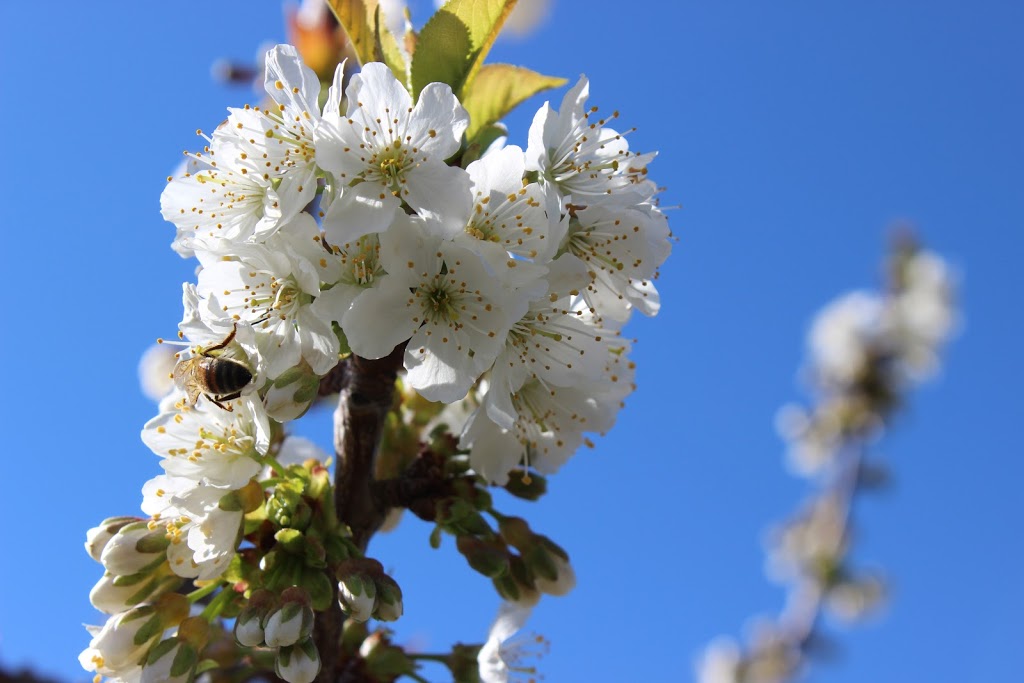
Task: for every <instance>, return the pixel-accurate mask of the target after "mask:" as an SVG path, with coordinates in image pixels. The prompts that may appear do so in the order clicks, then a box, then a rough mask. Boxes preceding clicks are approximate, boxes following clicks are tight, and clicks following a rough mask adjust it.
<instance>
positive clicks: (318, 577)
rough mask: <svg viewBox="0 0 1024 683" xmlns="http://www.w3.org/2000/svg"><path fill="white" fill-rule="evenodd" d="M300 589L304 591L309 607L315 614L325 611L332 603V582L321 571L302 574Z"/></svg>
mask: <svg viewBox="0 0 1024 683" xmlns="http://www.w3.org/2000/svg"><path fill="white" fill-rule="evenodd" d="M302 587H303V588H305V589H306V592H307V593H308V594H309V602H310V605H311V606H312V607H313V609H314V610H316V611H317V612H323V611H325V610H327V609H328V608H329V607H330V606H331V603H332V602H334V582H333V581H331V580H330V579H329V578H327V575H326V574H324V573H323V572H322V571H316V570H309V571H306V572H303V575H302Z"/></svg>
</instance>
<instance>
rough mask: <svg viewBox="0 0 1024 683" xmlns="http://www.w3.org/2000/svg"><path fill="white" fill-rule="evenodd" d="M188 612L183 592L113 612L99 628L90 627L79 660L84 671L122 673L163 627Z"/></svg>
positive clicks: (110, 675)
mask: <svg viewBox="0 0 1024 683" xmlns="http://www.w3.org/2000/svg"><path fill="white" fill-rule="evenodd" d="M182 603H184V604H182ZM182 609H184V612H182ZM187 614H188V599H187V598H186V597H185V596H183V595H165V596H163V597H162V598H161V599H160V600H159V601H157V603H156V604H155V605H154V604H146V605H139V606H138V607H134V608H132V609H130V610H128V611H126V612H121V613H120V614H115V615H114V616H112V617H110V618H109V619H107V623H106V624H104V625H103V627H102V628H96V627H93V628H91V629H90V632H91V633H92V634H93V638H92V641H91V642H90V643H89V647H88V648H86V649H85V651H84V652H82V654H80V655H79V656H78V661H79V662H80V663H81V664H82V667H83V668H85V669H86V670H87V671H95V672H96V673H98V674H100V675H103V676H108V677H114V678H118V677H121V676H120V675H119V674H121V673H123V672H125V671H127V670H133V669H134V668H135V667H137V665H138V663H139V662H140V661H142V660H143V659H144V658H145V657H146V654H147V652H149V649H150V647H152V646H153V645H154V644H155V643H156V642H157V641H158V640H159V639H160V636H161V634H163V632H164V630H165V629H167V628H169V627H170V626H173V625H176V624H178V623H180V622H181V620H182V618H183V615H187Z"/></svg>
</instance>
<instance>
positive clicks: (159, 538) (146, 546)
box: [135, 529, 171, 555]
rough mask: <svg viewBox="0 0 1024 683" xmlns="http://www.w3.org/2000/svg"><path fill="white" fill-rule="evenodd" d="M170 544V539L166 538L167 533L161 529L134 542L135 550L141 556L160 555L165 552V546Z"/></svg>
mask: <svg viewBox="0 0 1024 683" xmlns="http://www.w3.org/2000/svg"><path fill="white" fill-rule="evenodd" d="M170 543H171V541H170V539H169V538H167V532H166V531H164V530H163V529H157V530H155V531H152V532H150V533H148V534H146V535H145V536H142V537H141V538H139V540H138V541H136V542H135V549H136V550H137V551H139V552H140V553H142V554H143V555H150V554H152V553H162V552H163V551H165V550H167V546H168V545H170Z"/></svg>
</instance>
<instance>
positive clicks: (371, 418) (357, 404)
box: [314, 344, 405, 683]
mask: <svg viewBox="0 0 1024 683" xmlns="http://www.w3.org/2000/svg"><path fill="white" fill-rule="evenodd" d="M404 354H405V344H401V345H399V346H397V347H396V348H395V349H394V351H392V352H391V353H390V354H389V355H388V356H385V357H384V358H381V359H379V360H366V359H365V358H360V357H358V356H349V357H348V358H346V359H345V360H344V361H342V362H341V363H339V369H337V370H335V371H332V373H331V374H330V375H329V377H330V379H328V378H325V380H327V381H326V382H324V381H322V382H321V385H320V386H321V395H324V394H330V393H333V389H334V386H335V385H336V386H337V390H338V391H339V396H338V409H337V410H336V411H335V413H334V450H335V453H336V455H337V459H338V462H337V464H336V465H335V470H334V507H335V510H336V511H337V514H338V519H340V520H341V521H342V522H343V523H344V524H346V525H348V527H349V529H350V530H351V531H352V540H353V542H354V543H355V544H356V545H357V546H358V547H359V549H360V550H362V551H364V552H365V550H366V546H367V545H368V544H369V542H370V538H371V537H372V536H373V534H374V533H375V532H376V531H377V529H379V528H380V525H381V524H382V523H383V522H384V517H385V514H386V512H387V508H385V507H382V506H381V505H380V504H379V503H378V501H377V498H376V497H375V496H374V495H373V471H374V461H375V459H376V456H377V450H378V449H379V448H380V442H381V436H382V434H383V430H384V421H385V419H386V418H387V414H388V412H389V411H390V410H391V407H392V404H393V402H394V392H395V378H396V377H397V376H398V370H399V368H400V367H401V365H402V357H403V355H404ZM325 389H326V390H327V391H325ZM336 590H337V587H335V591H336ZM343 621H344V615H343V614H342V612H341V609H340V607H339V605H338V602H337V600H334V601H332V604H331V608H330V609H329V610H328V611H326V612H324V613H322V614H320V615H318V618H317V620H316V627H315V633H314V638H315V640H316V645H317V650H318V651H319V653H320V673H319V674H318V675H317V678H316V681H317V683H335V682H337V681H339V680H340V677H342V675H344V676H345V677H346V678H347V679H348V680H351V672H349V673H346V672H347V671H348V668H349V667H346V663H345V662H344V661H342V659H341V657H340V655H341V634H342V624H343Z"/></svg>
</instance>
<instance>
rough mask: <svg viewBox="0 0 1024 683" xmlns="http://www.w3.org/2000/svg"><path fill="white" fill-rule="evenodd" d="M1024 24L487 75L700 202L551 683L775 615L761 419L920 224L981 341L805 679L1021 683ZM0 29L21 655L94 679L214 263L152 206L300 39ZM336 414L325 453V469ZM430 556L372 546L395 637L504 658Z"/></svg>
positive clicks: (126, 18)
mask: <svg viewBox="0 0 1024 683" xmlns="http://www.w3.org/2000/svg"><path fill="white" fill-rule="evenodd" d="M420 16H422V12H421V13H420ZM1022 26H1024V6H1022V5H1021V3H1018V2H1011V1H1009V0H1006V1H1004V2H992V1H986V0H976V1H975V2H971V3H963V2H949V1H941V2H939V1H937V2H928V3H925V2H910V1H902V2H900V1H894V0H886V1H882V0H862V1H861V2H845V3H838V2H829V3H821V2H817V3H814V2H795V1H790V0H780V1H777V2H771V3H767V2H753V1H747V2H740V1H738V0H736V1H729V2H690V1H685V2H678V3H670V2H662V3H586V2H583V1H582V0H556V2H555V6H554V9H553V13H552V15H551V17H550V18H549V20H548V21H547V23H546V24H545V25H544V27H543V28H542V29H541V30H540V31H539V32H538V33H537V34H535V35H534V36H533V37H531V38H529V39H526V40H519V41H507V42H502V43H499V44H498V45H497V46H496V47H495V49H494V52H493V54H492V59H493V60H494V61H506V62H513V63H517V64H523V65H526V66H529V67H531V68H534V69H537V70H539V71H542V72H546V73H552V74H556V75H563V76H566V77H569V78H571V79H575V77H576V76H578V74H580V73H582V72H586V73H587V74H588V75H589V76H590V78H591V81H592V85H591V93H592V100H593V102H594V103H595V104H597V105H599V106H600V107H601V108H602V110H605V111H611V110H613V109H618V110H620V111H621V113H622V121H623V122H624V126H630V125H632V126H636V127H637V128H638V129H639V130H638V131H637V132H636V133H635V134H633V136H632V137H631V138H630V139H631V144H632V146H633V147H634V148H636V149H639V150H648V149H657V150H660V156H659V157H658V159H657V161H656V162H655V164H654V165H653V166H652V175H653V177H654V178H655V179H656V180H657V181H658V182H659V183H660V184H661V185H664V186H665V187H667V190H666V192H665V193H664V196H663V203H664V204H681V205H682V209H681V210H679V211H675V212H673V213H672V215H671V221H672V225H673V228H674V230H675V232H676V233H677V235H678V237H679V242H678V245H677V247H676V249H675V252H674V254H673V255H672V257H671V258H670V260H669V261H668V263H667V264H666V265H665V267H664V269H663V274H662V279H661V280H660V282H659V287H660V289H661V291H662V300H663V308H662V313H661V315H659V316H658V317H657V318H656V319H654V320H637V321H635V322H634V323H633V324H632V325H631V327H630V328H629V329H630V332H631V334H632V335H633V336H635V337H637V338H639V340H640V341H639V343H638V344H637V346H636V351H635V359H636V361H637V362H638V364H639V370H638V381H639V391H638V392H637V393H636V394H635V395H634V396H633V397H632V398H631V399H630V400H629V402H628V406H627V408H626V410H625V411H624V413H623V414H622V415H621V417H620V420H619V424H618V426H617V427H616V429H615V430H614V431H613V432H612V434H610V435H609V436H608V437H607V438H605V439H603V440H600V441H599V443H598V446H597V448H596V449H594V450H592V451H586V452H581V453H579V454H578V455H577V456H576V458H575V459H574V460H573V461H571V462H570V463H569V465H568V466H567V467H565V469H564V470H563V471H562V472H561V473H560V474H559V475H558V476H557V477H555V478H554V479H553V480H552V482H551V493H550V495H549V496H548V497H547V499H546V500H544V501H542V503H541V504H539V505H536V506H533V507H534V509H533V510H531V511H530V514H529V518H530V520H531V522H532V523H533V525H534V526H535V528H537V529H539V530H541V531H544V532H547V533H549V534H550V535H551V536H552V537H553V538H554V539H556V540H557V541H559V542H560V543H562V544H563V545H564V546H565V547H566V548H567V549H568V550H569V551H570V553H571V555H572V558H573V563H574V565H575V566H576V569H577V573H578V575H579V585H578V587H577V589H576V591H575V592H574V593H572V594H571V595H570V596H568V597H566V598H562V599H551V600H547V601H546V602H544V604H542V606H541V607H540V608H539V610H538V611H537V612H536V613H535V615H534V617H535V618H534V619H533V621H532V622H531V625H532V627H533V628H534V629H536V630H538V631H540V632H542V633H543V634H544V635H546V636H547V637H548V638H550V639H551V640H552V649H551V653H550V655H548V656H547V657H546V658H545V659H544V660H543V661H542V662H541V667H542V670H543V672H544V673H545V675H546V680H547V681H549V682H553V683H561V682H563V681H612V682H619V681H685V680H690V679H691V665H692V661H693V658H694V657H695V656H696V654H697V652H698V651H699V650H700V649H701V648H702V647H703V645H704V644H705V643H706V642H707V641H708V640H709V639H711V638H712V637H714V636H716V635H719V634H733V635H736V634H739V633H740V632H741V628H742V625H743V623H744V621H745V620H746V619H747V617H749V616H751V615H754V614H757V613H773V612H775V611H776V610H777V609H778V608H779V607H780V606H781V601H782V594H781V593H780V592H779V590H778V589H776V588H774V587H772V586H771V585H770V584H769V583H768V582H767V581H766V580H765V578H764V576H763V572H762V551H761V547H760V543H759V538H760V536H761V532H762V530H763V529H764V528H765V526H766V525H767V524H768V523H769V521H770V520H775V519H779V518H781V517H783V516H784V515H785V514H787V513H788V512H789V511H790V510H792V509H793V508H794V507H795V506H796V504H797V502H798V501H799V499H800V497H801V496H802V493H803V490H804V489H803V484H802V483H800V482H798V481H796V480H794V479H791V478H790V477H789V476H788V475H787V474H786V473H785V471H784V468H783V466H782V450H783V445H782V444H781V443H780V441H779V439H778V437H777V436H776V435H775V433H774V431H773V427H772V418H773V415H774V413H775V410H776V409H777V407H778V406H779V405H781V404H782V403H784V402H787V401H790V400H792V399H794V398H797V397H799V395H800V394H799V391H800V387H799V383H798V381H797V378H796V370H797V367H798V365H799V363H800V360H801V357H802V348H803V335H804V332H805V330H806V326H807V323H808V322H809V320H810V318H811V316H812V315H813V313H814V312H815V311H816V310H817V309H818V308H819V307H820V306H822V305H823V304H824V303H826V302H827V301H828V300H829V299H831V298H832V297H833V296H835V295H837V294H839V293H841V292H843V291H846V290H848V289H852V288H856V287H866V286H873V285H874V284H875V283H876V282H877V281H878V266H877V264H878V262H879V258H880V255H881V253H882V251H883V248H884V244H885V236H886V231H887V228H888V227H889V226H891V225H892V223H893V222H894V221H900V220H909V221H912V222H914V223H915V224H916V225H917V226H918V229H919V233H920V235H921V236H922V238H923V239H924V240H925V242H926V243H927V244H928V245H929V246H931V247H933V248H934V249H936V250H938V251H939V252H940V253H942V254H943V255H945V256H946V257H947V258H948V259H950V261H951V262H952V263H953V264H955V266H956V267H957V269H958V270H959V272H960V273H961V274H962V276H963V281H964V284H963V290H962V303H963V306H964V309H965V311H966V312H965V325H964V328H963V331H962V333H961V334H960V336H959V337H958V338H957V339H955V340H954V342H953V343H952V345H951V347H950V349H949V353H948V354H947V356H946V363H945V367H944V372H943V374H942V375H941V376H940V377H939V378H937V380H936V381H933V382H932V383H930V384H928V385H927V386H925V387H924V388H922V389H921V390H920V391H919V392H918V393H917V395H916V396H915V397H914V399H913V402H912V406H911V409H910V411H909V412H908V413H906V414H904V415H903V416H902V418H901V419H900V421H899V426H898V429H897V430H896V431H895V432H894V433H893V434H892V436H891V437H890V438H888V439H886V440H885V441H884V442H883V443H882V444H880V447H879V451H880V454H881V455H883V456H884V457H885V459H886V460H887V461H888V462H890V463H891V465H892V467H893V469H894V472H895V477H896V479H895V485H894V486H893V488H892V489H891V490H890V491H889V492H888V493H886V494H885V495H883V496H881V497H877V498H874V499H870V500H865V501H864V502H863V504H862V505H860V506H859V507H858V509H857V519H858V522H859V525H860V526H859V528H860V532H859V535H858V538H857V548H856V551H855V555H856V557H858V558H860V559H862V560H863V561H864V563H865V564H870V565H878V566H881V567H882V568H884V570H885V571H886V572H887V573H888V574H889V575H890V576H891V578H892V581H893V599H892V602H891V604H890V605H889V607H888V608H887V609H886V610H885V612H884V613H883V614H882V615H881V618H879V619H876V620H875V621H873V622H871V623H870V624H868V625H866V626H863V627H857V628H854V629H852V630H849V631H845V632H841V634H840V636H839V639H840V641H841V644H842V648H843V649H842V654H841V656H840V657H839V658H838V659H837V660H836V661H834V662H832V663H830V664H826V665H823V666H820V667H818V668H817V669H816V670H815V671H814V674H813V676H812V680H814V681H823V682H828V683H863V682H864V681H880V682H883V683H884V682H886V681H928V682H929V683H942V682H945V681H949V682H951V683H964V682H971V681H979V682H982V681H983V682H985V683H990V682H992V681H998V682H1001V681H1012V680H1019V678H1016V677H1017V676H1019V675H1020V672H1021V671H1022V670H1024V648H1021V646H1020V643H1021V641H1022V637H1024V626H1022V623H1021V613H1022V611H1024V574H1022V572H1021V571H1020V567H1021V566H1022V563H1024V549H1022V545H1021V544H1022V540H1021V539H1022V533H1024V512H1022V507H1021V504H1020V500H1021V493H1020V488H1021V485H1022V482H1024V438H1022V429H1021V425H1022V422H1024V400H1022V399H1021V391H1022V388H1021V387H1022V381H1024V372H1022V365H1024V360H1022V359H1024V353H1022V348H1024V343H1022V342H1024V339H1022V337H1024V334H1022V333H1024V322H1022V314H1021V311H1022V307H1021V304H1020V296H1021V295H1022V294H1024V267H1022V264H1024V221H1022V219H1024V191H1022V184H1024V135H1022V123H1024V76H1022V74H1024V70H1022V65H1024V47H1022V46H1024V42H1022V41H1021V28H1022ZM0 34H2V35H0V38H2V39H0V72H2V84H3V92H4V96H3V101H2V109H0V124H2V129H3V130H4V143H3V148H4V150H5V155H4V162H3V164H2V165H0V180H2V184H0V186H2V188H3V191H2V193H0V205H2V209H3V212H2V214H0V215H2V218H0V225H2V230H3V241H4V247H3V249H2V250H0V254H2V256H0V258H2V259H3V263H4V269H3V272H4V274H5V276H6V281H7V289H6V293H5V297H4V301H5V303H6V305H7V308H6V309H5V311H6V313H8V314H9V315H6V316H5V321H4V323H3V330H4V333H3V334H2V335H0V350H2V354H0V357H2V358H4V359H5V361H6V363H5V364H6V369H5V371H4V375H5V376H4V380H5V385H6V390H5V391H4V392H3V395H2V398H0V401H2V411H0V425H2V430H3V441H4V451H5V452H4V455H3V456H0V483H2V486H3V492H4V502H5V506H4V511H5V524H4V527H3V528H4V530H5V533H4V535H3V539H4V541H3V546H4V550H3V561H2V562H0V586H2V587H3V588H2V592H0V662H3V663H4V664H5V665H7V666H18V665H24V664H31V665H33V666H36V667H38V669H39V670H40V671H41V672H43V673H45V674H51V675H53V676H57V677H60V678H61V679H63V680H66V681H84V680H85V679H86V678H87V676H86V674H85V673H84V672H83V671H81V670H80V669H79V667H78V664H77V661H76V657H77V654H78V653H79V652H80V651H81V650H82V649H83V648H84V647H85V645H86V644H87V642H88V638H87V634H86V633H85V631H84V630H83V629H82V627H81V624H82V623H83V622H86V623H97V622H98V621H99V620H100V615H99V614H98V613H96V612H95V611H94V610H93V609H92V608H91V606H90V605H89V603H88V597H87V593H88V590H89V588H90V587H91V585H92V584H93V583H94V582H95V581H96V580H97V579H98V578H99V575H100V566H99V565H98V564H96V563H94V562H93V561H92V560H90V559H89V558H88V556H87V555H86V554H85V552H84V551H83V550H82V542H83V540H84V535H85V530H86V529H87V528H89V527H90V526H92V525H94V524H95V523H97V522H98V521H99V520H101V519H102V518H103V517H106V516H109V515H114V514H131V513H135V512H137V510H138V505H139V502H140V500H141V494H140V488H141V486H142V483H143V482H144V481H145V480H146V479H148V478H150V477H152V476H154V475H155V474H157V473H158V471H159V468H158V466H157V461H158V460H157V458H156V456H154V455H152V454H150V453H149V452H148V451H147V449H146V448H145V446H143V444H142V443H141V442H140V440H139V436H138V433H139V429H140V428H141V426H142V424H143V423H144V422H145V421H146V420H147V419H148V418H149V417H151V416H152V415H153V414H155V408H154V406H152V405H151V404H150V403H148V402H147V401H146V400H145V399H144V398H142V397H141V395H140V393H139V391H138V388H137V381H136V376H135V368H136V362H137V359H138V356H139V354H140V353H141V352H142V351H143V349H145V347H146V346H147V345H148V344H149V343H150V342H151V340H153V339H154V338H155V337H157V336H167V335H170V334H173V333H174V331H175V325H176V323H177V321H178V319H179V317H180V283H181V282H182V281H183V280H185V279H189V278H191V276H192V269H193V266H194V264H193V263H192V262H186V261H183V260H181V259H179V258H178V257H177V256H176V255H175V254H173V253H172V252H171V251H170V249H169V248H168V246H167V245H168V243H169V242H170V240H171V238H172V235H173V228H172V227H171V226H170V225H169V224H166V223H163V222H162V220H161V218H160V215H159V203H158V198H159V194H160V191H161V189H162V187H163V185H164V182H165V181H164V178H165V177H166V176H167V174H168V173H169V172H170V171H171V169H172V168H173V167H174V165H175V164H177V163H178V161H179V159H180V158H181V157H180V152H181V151H182V150H183V149H191V148H194V147H195V146H196V145H197V141H198V140H197V138H195V136H194V135H193V131H194V130H195V129H196V128H204V129H207V130H210V129H212V128H213V127H214V126H215V125H216V124H217V123H218V122H219V121H220V120H222V118H223V115H224V107H226V106H232V105H233V106H237V105H240V104H241V103H243V102H245V101H254V99H255V98H254V97H253V96H252V95H251V94H250V93H248V92H244V91H241V90H231V89H228V88H224V87H222V86H219V85H216V84H214V83H212V82H211V80H210V78H209V75H208V74H209V66H210V64H211V62H213V61H214V60H215V59H217V58H219V57H230V58H235V59H243V60H244V59H249V58H251V57H252V55H254V54H255V52H256V48H257V44H258V43H260V42H261V41H264V40H272V41H279V40H282V39H283V37H284V32H283V24H282V21H281V10H280V7H279V5H278V3H276V2H259V3H256V2H251V1H249V2H241V1H232V2H228V1H226V0H224V1H221V2H176V3H121V2H118V3H113V2H90V3H51V4H48V5H46V6H45V9H41V8H40V7H38V6H30V5H29V3H25V2H20V3H15V2H4V3H2V4H0ZM560 97H561V94H560V93H558V94H556V95H555V96H554V98H555V99H556V101H557V99H559V98H560ZM539 104H540V102H539V101H538V102H536V103H534V104H532V105H530V106H529V107H528V110H527V111H524V112H522V113H521V114H520V115H519V116H516V117H515V118H513V119H512V120H511V121H510V124H511V128H512V135H513V137H512V141H513V142H517V143H518V144H525V133H526V128H527V126H528V121H529V118H530V116H531V115H532V110H533V109H534V108H535V106H536V105H539ZM325 413H326V411H324V414H321V415H320V416H319V418H313V419H311V420H309V422H312V423H313V424H311V425H309V426H308V427H307V428H305V429H304V431H308V432H309V433H311V434H313V435H314V436H315V437H317V438H319V440H320V441H321V442H322V443H324V445H329V431H328V427H327V421H326V414H325ZM303 422H307V420H304V421H303ZM427 533H428V529H427V528H426V527H425V526H424V525H422V524H420V523H418V522H416V521H415V520H411V521H410V520H407V523H406V524H404V525H403V527H402V528H401V529H400V531H399V532H398V533H396V534H393V535H391V536H388V537H382V538H380V539H378V540H375V541H374V545H373V546H372V547H371V550H372V551H373V552H374V554H375V555H376V556H377V557H379V558H380V559H381V560H382V561H383V562H384V564H385V565H386V566H387V567H389V568H391V569H393V571H394V576H395V578H396V579H397V580H398V581H399V582H400V583H401V585H402V587H403V589H404V591H405V595H406V616H405V617H403V619H402V620H401V621H400V622H399V624H398V631H399V633H400V635H401V636H402V637H403V638H410V639H414V640H415V641H416V642H418V643H420V644H421V645H422V646H423V647H424V648H425V649H434V650H435V651H436V650H442V649H444V648H445V647H446V646H447V645H448V644H449V643H451V642H453V641H455V640H462V641H467V642H470V641H474V640H482V639H483V638H484V637H485V633H486V628H487V626H488V624H489V622H490V620H491V618H492V616H493V609H495V608H496V607H497V604H498V601H497V599H496V597H495V596H494V594H493V592H492V591H491V589H490V588H489V586H488V585H487V583H486V582H485V581H484V580H482V579H479V578H478V577H477V576H476V575H474V574H473V573H471V572H470V571H469V570H468V569H467V568H465V566H464V565H463V562H462V560H461V558H460V557H459V556H457V554H456V553H455V552H454V549H453V548H452V547H451V544H450V543H449V544H448V545H447V546H446V548H445V549H444V550H443V551H440V552H437V551H432V550H430V548H429V546H428V545H427ZM438 680H442V679H438Z"/></svg>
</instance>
